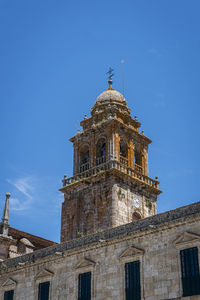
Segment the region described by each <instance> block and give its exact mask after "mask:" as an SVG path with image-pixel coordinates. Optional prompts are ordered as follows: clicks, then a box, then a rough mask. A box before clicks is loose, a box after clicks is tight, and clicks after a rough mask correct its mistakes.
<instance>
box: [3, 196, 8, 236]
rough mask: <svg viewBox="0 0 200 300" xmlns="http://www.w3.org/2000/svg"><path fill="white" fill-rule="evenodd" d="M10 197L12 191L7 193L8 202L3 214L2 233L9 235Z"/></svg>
mask: <svg viewBox="0 0 200 300" xmlns="http://www.w3.org/2000/svg"><path fill="white" fill-rule="evenodd" d="M9 199H10V193H7V194H6V202H5V206H4V210H3V216H2V225H3V226H2V234H3V235H6V236H8V227H9Z"/></svg>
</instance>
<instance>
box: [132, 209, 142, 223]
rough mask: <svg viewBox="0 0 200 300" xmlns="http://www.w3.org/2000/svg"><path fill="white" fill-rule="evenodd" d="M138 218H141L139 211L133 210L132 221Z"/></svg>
mask: <svg viewBox="0 0 200 300" xmlns="http://www.w3.org/2000/svg"><path fill="white" fill-rule="evenodd" d="M139 219H141V215H140V213H139V212H137V211H135V212H134V213H133V215H132V222H136V221H138V220H139Z"/></svg>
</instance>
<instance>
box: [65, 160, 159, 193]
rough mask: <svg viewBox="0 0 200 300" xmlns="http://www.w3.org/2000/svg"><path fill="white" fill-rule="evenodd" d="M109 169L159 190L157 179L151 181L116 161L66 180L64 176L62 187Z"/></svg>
mask: <svg viewBox="0 0 200 300" xmlns="http://www.w3.org/2000/svg"><path fill="white" fill-rule="evenodd" d="M111 169H116V170H118V171H120V172H122V173H124V174H127V175H129V176H131V177H133V178H136V179H138V180H140V181H142V182H144V183H146V184H148V185H150V186H152V187H154V188H157V189H158V188H159V181H158V180H157V178H156V180H154V179H151V178H149V177H148V176H146V175H144V174H142V173H141V172H138V171H137V170H136V169H132V168H129V167H127V166H125V165H124V164H122V163H120V162H119V161H117V160H109V161H107V162H104V163H102V164H99V165H97V166H95V167H93V168H90V169H88V170H85V171H83V172H81V173H79V174H76V175H75V176H73V177H70V178H66V176H65V177H64V180H63V186H67V185H69V184H72V183H75V182H78V181H80V180H81V179H85V178H88V177H90V176H94V175H96V174H98V173H99V172H101V171H106V170H111Z"/></svg>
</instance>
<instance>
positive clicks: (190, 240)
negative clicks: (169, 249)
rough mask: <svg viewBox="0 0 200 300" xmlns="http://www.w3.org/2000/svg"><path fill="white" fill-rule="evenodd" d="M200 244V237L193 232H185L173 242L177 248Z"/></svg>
mask: <svg viewBox="0 0 200 300" xmlns="http://www.w3.org/2000/svg"><path fill="white" fill-rule="evenodd" d="M195 243H200V235H199V234H197V233H192V232H187V231H186V232H184V233H183V234H181V235H180V236H179V237H178V238H176V239H175V240H174V241H173V244H174V246H175V247H176V248H182V247H184V246H190V245H191V244H195Z"/></svg>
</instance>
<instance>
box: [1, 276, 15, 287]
mask: <svg viewBox="0 0 200 300" xmlns="http://www.w3.org/2000/svg"><path fill="white" fill-rule="evenodd" d="M16 284H17V281H15V280H14V279H12V278H11V277H10V278H8V279H6V281H4V282H3V284H2V285H1V287H2V288H4V289H7V288H14V287H15V286H16Z"/></svg>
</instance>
